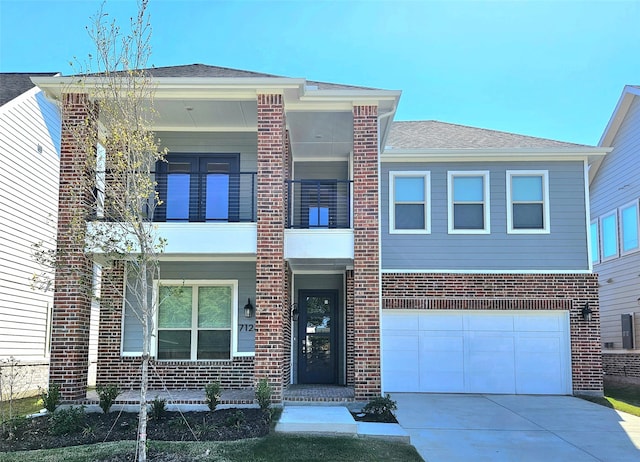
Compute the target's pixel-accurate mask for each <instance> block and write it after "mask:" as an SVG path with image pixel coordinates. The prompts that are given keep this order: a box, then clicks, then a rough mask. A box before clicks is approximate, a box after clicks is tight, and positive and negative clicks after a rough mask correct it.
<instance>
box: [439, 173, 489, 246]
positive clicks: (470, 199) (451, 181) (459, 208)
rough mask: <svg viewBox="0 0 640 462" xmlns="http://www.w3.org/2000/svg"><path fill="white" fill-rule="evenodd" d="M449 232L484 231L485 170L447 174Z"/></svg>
mask: <svg viewBox="0 0 640 462" xmlns="http://www.w3.org/2000/svg"><path fill="white" fill-rule="evenodd" d="M447 180H448V181H447V184H448V190H447V196H448V203H449V233H466V234H488V233H489V232H490V225H489V172H487V171H483V172H449V173H448V179H447Z"/></svg>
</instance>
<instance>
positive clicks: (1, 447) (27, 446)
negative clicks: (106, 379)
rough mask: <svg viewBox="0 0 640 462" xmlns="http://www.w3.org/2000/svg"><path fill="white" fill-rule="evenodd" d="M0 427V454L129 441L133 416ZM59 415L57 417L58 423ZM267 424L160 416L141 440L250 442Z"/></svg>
mask: <svg viewBox="0 0 640 462" xmlns="http://www.w3.org/2000/svg"><path fill="white" fill-rule="evenodd" d="M60 412H61V410H56V413H55V414H54V415H57V417H55V418H54V416H52V415H44V416H39V417H34V418H29V419H25V418H22V419H17V420H14V421H13V422H12V424H11V425H9V424H8V423H4V424H3V427H2V435H1V436H2V438H1V439H0V452H8V451H20V450H32V449H49V448H58V447H66V446H76V445H84V444H93V443H102V442H105V441H121V440H135V439H136V433H137V426H138V415H137V414H136V413H130V412H109V413H107V414H104V413H84V411H80V408H75V410H74V412H71V413H67V414H60ZM60 415H62V416H63V417H62V418H61V417H60ZM269 425H270V419H269V415H268V414H265V412H264V411H262V410H260V409H238V408H234V409H220V410H216V411H214V412H185V413H179V412H165V413H164V415H163V417H162V418H160V419H150V420H149V421H148V427H147V435H148V436H147V438H148V440H152V441H229V440H239V439H244V438H256V437H261V436H265V435H267V434H268V433H269Z"/></svg>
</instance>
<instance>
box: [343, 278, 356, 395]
mask: <svg viewBox="0 0 640 462" xmlns="http://www.w3.org/2000/svg"><path fill="white" fill-rule="evenodd" d="M345 279H346V280H345V285H346V293H347V294H346V295H347V296H346V299H347V306H346V322H347V326H346V327H347V347H346V355H347V385H348V386H350V387H353V386H354V385H355V381H356V371H355V353H356V350H355V337H354V335H353V324H354V318H353V271H352V270H348V271H347V272H346V275H345Z"/></svg>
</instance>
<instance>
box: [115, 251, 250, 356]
mask: <svg viewBox="0 0 640 462" xmlns="http://www.w3.org/2000/svg"><path fill="white" fill-rule="evenodd" d="M160 275H161V278H162V279H185V280H187V279H205V280H206V279H232V280H233V279H235V280H237V281H238V306H237V310H238V324H249V325H251V326H254V325H255V316H253V317H252V318H245V316H244V305H245V304H246V303H247V299H248V298H250V299H251V303H252V304H253V305H254V307H255V297H256V265H255V262H162V263H161V265H160ZM127 298H128V299H129V300H132V297H131V296H130V294H127ZM123 323H124V332H123V340H122V341H123V350H124V351H125V352H140V351H142V326H141V325H140V322H139V321H138V320H137V318H136V317H135V315H134V314H133V313H131V311H130V310H128V309H125V315H124V319H123ZM254 345H255V332H254V331H253V329H252V328H249V329H246V330H243V331H242V332H238V351H239V352H253V351H254V348H255V347H254Z"/></svg>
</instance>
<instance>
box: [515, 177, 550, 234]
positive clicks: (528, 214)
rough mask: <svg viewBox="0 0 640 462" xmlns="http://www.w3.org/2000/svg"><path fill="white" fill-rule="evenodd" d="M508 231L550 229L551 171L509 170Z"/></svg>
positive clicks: (526, 231)
mask: <svg viewBox="0 0 640 462" xmlns="http://www.w3.org/2000/svg"><path fill="white" fill-rule="evenodd" d="M507 232H508V233H510V234H518V233H520V234H524V233H526V234H529V233H549V232H550V227H549V172H548V171H546V170H542V171H535V170H507Z"/></svg>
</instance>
